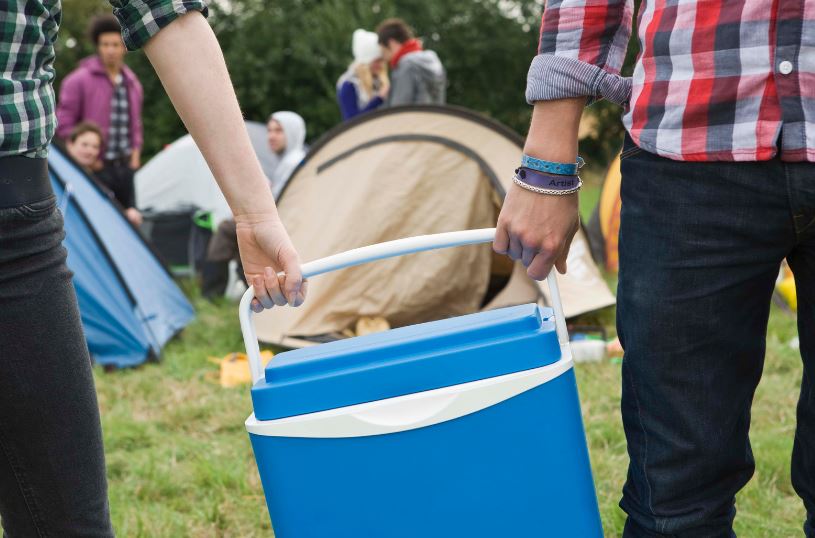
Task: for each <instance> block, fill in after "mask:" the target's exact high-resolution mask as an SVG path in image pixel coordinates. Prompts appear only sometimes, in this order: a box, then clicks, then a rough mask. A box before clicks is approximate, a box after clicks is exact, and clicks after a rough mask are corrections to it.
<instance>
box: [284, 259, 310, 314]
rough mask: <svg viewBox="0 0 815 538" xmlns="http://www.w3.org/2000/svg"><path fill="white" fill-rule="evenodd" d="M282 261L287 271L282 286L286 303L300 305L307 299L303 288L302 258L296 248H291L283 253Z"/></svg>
mask: <svg viewBox="0 0 815 538" xmlns="http://www.w3.org/2000/svg"><path fill="white" fill-rule="evenodd" d="M280 263H281V265H282V266H283V272H284V273H285V277H284V278H283V280H282V282H281V286H282V291H283V294H284V295H285V297H286V303H288V304H289V305H291V306H299V304H302V302H303V301H304V300H305V292H304V290H303V289H302V288H303V272H302V270H301V269H300V259H299V258H298V256H297V253H296V252H295V251H294V249H291V250H289V251H287V252H286V253H281V255H280ZM298 300H299V304H298ZM286 303H284V304H286Z"/></svg>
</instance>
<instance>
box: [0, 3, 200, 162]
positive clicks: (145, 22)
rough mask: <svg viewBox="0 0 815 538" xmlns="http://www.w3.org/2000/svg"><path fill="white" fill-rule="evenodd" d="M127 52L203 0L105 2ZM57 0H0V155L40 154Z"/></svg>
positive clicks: (52, 121) (50, 129)
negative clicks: (108, 3)
mask: <svg viewBox="0 0 815 538" xmlns="http://www.w3.org/2000/svg"><path fill="white" fill-rule="evenodd" d="M110 3H111V4H112V5H113V8H114V9H113V13H114V14H115V15H116V17H117V18H118V19H119V22H120V23H121V24H122V37H123V38H124V41H125V45H127V48H128V49H130V50H136V49H138V48H141V47H142V45H144V44H145V43H146V42H147V40H149V39H150V38H151V37H152V36H154V35H155V34H156V33H157V32H158V31H159V30H160V29H162V28H163V27H165V26H167V25H168V24H169V23H170V22H172V21H173V20H175V19H176V18H178V17H179V16H180V15H183V14H184V13H187V12H188V11H200V12H202V13H204V15H206V13H207V7H206V4H205V3H204V0H110ZM61 19H62V8H61V5H60V0H36V1H35V0H0V157H3V156H8V155H26V156H30V157H44V156H45V155H46V154H47V153H48V144H49V142H50V141H51V137H52V136H54V130H55V129H56V125H57V120H56V116H55V114H54V109H55V107H54V88H53V82H54V43H55V42H56V40H57V31H58V30H59V24H60V21H61Z"/></svg>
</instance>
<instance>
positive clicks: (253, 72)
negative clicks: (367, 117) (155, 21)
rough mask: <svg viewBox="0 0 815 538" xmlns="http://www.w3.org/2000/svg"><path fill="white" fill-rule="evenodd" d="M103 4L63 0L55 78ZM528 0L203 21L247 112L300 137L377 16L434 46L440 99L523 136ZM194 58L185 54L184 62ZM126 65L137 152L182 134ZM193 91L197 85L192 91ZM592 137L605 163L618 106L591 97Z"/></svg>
mask: <svg viewBox="0 0 815 538" xmlns="http://www.w3.org/2000/svg"><path fill="white" fill-rule="evenodd" d="M108 10H109V6H108V5H107V2H105V1H104V0H65V17H64V22H63V28H62V31H61V35H60V39H59V43H58V52H57V71H58V78H60V79H61V77H62V76H64V74H66V73H67V72H68V71H69V70H70V69H71V68H73V66H75V65H76V63H77V61H78V60H79V59H80V58H81V57H82V56H84V55H87V54H91V53H92V52H93V47H92V46H91V44H90V43H88V42H87V40H86V39H85V37H84V32H85V28H86V26H87V23H88V21H89V20H90V17H91V16H92V15H94V14H97V13H102V12H106V11H108ZM540 13H541V7H540V5H539V2H538V1H536V0H517V1H512V0H466V1H460V2H428V1H427V0H275V1H270V0H229V1H228V2H226V1H221V2H217V1H214V2H210V24H211V25H212V27H213V29H214V30H215V33H216V35H217V36H218V39H219V41H220V42H221V46H222V48H223V50H224V56H225V58H226V61H227V65H228V66H229V70H230V73H231V76H232V80H233V83H234V85H235V89H236V93H237V95H238V99H239V101H240V103H241V106H242V108H243V111H244V114H245V116H246V117H247V119H252V120H257V121H265V119H266V118H267V117H268V116H269V114H270V113H271V112H273V111H275V110H294V111H296V112H298V113H300V114H301V115H302V116H303V117H304V118H305V120H306V124H307V126H308V134H309V139H310V140H314V139H315V138H316V137H318V136H319V135H321V134H322V133H324V132H325V131H326V130H328V129H330V128H331V127H333V126H334V125H336V124H337V123H338V122H339V121H340V115H339V109H338V107H337V104H336V98H335V92H336V81H337V79H338V78H339V76H340V75H341V74H342V73H343V72H344V71H345V69H346V68H347V67H348V63H349V62H350V60H351V51H350V48H351V34H352V33H353V31H354V30H355V29H356V28H367V29H371V30H372V29H374V28H375V27H376V26H377V24H378V23H379V22H380V21H382V20H383V19H385V18H387V17H394V16H399V17H402V18H404V19H405V20H406V21H408V23H409V24H411V25H412V26H413V27H414V29H415V30H416V33H417V35H418V36H419V37H420V38H421V39H422V40H423V42H424V44H425V46H426V47H428V48H431V49H433V50H435V51H436V52H437V53H438V54H439V56H440V57H441V59H442V62H443V63H444V65H445V67H446V69H447V73H448V80H449V88H448V102H449V103H451V104H455V105H460V106H465V107H468V108H471V109H474V110H478V111H480V112H483V113H485V114H487V115H489V116H492V117H493V118H495V119H497V120H499V121H501V122H503V123H505V124H507V125H509V126H510V127H512V128H513V129H514V130H516V131H518V132H520V133H525V132H526V129H527V126H528V123H529V118H530V115H531V107H530V106H529V105H528V104H527V103H526V102H525V100H524V88H525V86H526V73H527V70H528V68H529V62H530V61H531V59H532V57H533V56H534V55H535V52H536V48H537V42H538V28H539V25H540ZM191 61H194V59H191ZM127 63H128V65H130V67H131V68H133V70H134V71H136V73H137V74H138V76H139V78H140V79H141V81H142V84H143V85H144V88H145V107H144V126H145V134H146V136H145V148H144V153H145V154H146V155H147V156H149V155H151V154H154V153H156V152H157V151H158V150H160V149H161V147H163V146H164V145H165V144H167V143H169V142H172V141H173V140H175V139H176V138H178V137H179V136H181V135H183V134H184V132H185V131H184V127H183V125H182V124H181V121H180V120H179V119H178V117H177V115H176V114H175V112H174V111H173V108H172V105H171V104H170V101H169V100H168V99H167V97H166V95H165V93H164V91H163V90H162V88H161V85H160V83H159V81H158V79H157V77H156V76H155V74H154V73H153V71H152V69H151V67H150V65H149V63H148V62H147V60H146V58H145V57H144V54H143V53H141V52H138V53H132V54H130V55H128V57H127ZM201 91H206V88H202V89H201ZM588 113H589V114H592V115H594V116H596V117H597V123H596V125H597V126H598V129H597V131H596V134H595V135H594V136H593V137H591V138H589V139H588V140H586V141H584V143H583V147H582V148H581V151H583V153H588V154H590V155H591V157H592V158H591V159H589V160H590V161H591V160H594V161H600V162H607V161H608V160H609V159H610V156H611V155H612V154H613V152H614V151H616V149H617V148H618V147H619V139H620V137H621V134H622V126H621V125H620V122H619V109H618V108H616V107H614V105H610V104H608V103H598V104H596V105H593V106H592V107H590V108H589V109H588Z"/></svg>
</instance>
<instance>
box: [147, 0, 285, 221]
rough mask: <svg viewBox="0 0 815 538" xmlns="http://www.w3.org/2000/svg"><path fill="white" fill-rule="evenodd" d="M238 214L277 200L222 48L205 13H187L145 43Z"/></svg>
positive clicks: (264, 210) (269, 205)
mask: <svg viewBox="0 0 815 538" xmlns="http://www.w3.org/2000/svg"><path fill="white" fill-rule="evenodd" d="M144 50H145V53H146V54H147V57H148V58H149V60H150V62H151V63H152V64H153V67H154V68H155V70H156V73H157V74H158V76H159V78H160V79H161V82H162V84H163V85H164V88H165V90H166V91H167V94H168V95H169V96H170V100H171V101H172V102H173V105H174V106H175V109H176V111H177V112H178V114H179V116H180V117H181V120H182V121H183V122H184V125H185V126H186V127H187V130H188V131H189V132H190V134H191V135H192V137H193V139H194V140H195V142H196V144H197V145H198V147H199V148H200V149H201V153H203V155H204V158H205V159H206V161H207V164H208V165H209V167H210V170H212V173H213V175H214V176H215V180H216V181H217V182H218V185H219V186H220V187H221V190H222V191H223V193H224V196H225V197H226V200H227V202H228V203H229V206H230V208H232V212H233V213H234V214H235V215H236V216H242V215H252V214H261V213H268V211H269V210H270V209H273V208H274V199H273V198H272V192H271V190H270V189H269V184H268V181H267V179H266V177H265V175H264V173H263V170H262V168H261V167H260V163H259V162H258V159H257V156H256V155H255V152H254V149H253V148H252V145H251V143H250V141H249V135H248V134H247V132H246V125H245V124H244V120H243V116H242V115H241V111H240V108H239V106H238V100H237V97H236V96H235V92H234V90H233V89H232V83H231V81H230V79H229V73H228V72H227V69H226V63H225V61H224V58H223V54H222V53H221V49H220V46H219V45H218V42H217V40H216V38H215V35H214V34H213V32H212V29H211V28H210V27H209V25H208V24H207V22H206V20H205V19H204V17H203V16H202V15H201V14H200V13H197V12H191V13H188V14H186V15H184V16H182V17H179V18H178V19H176V20H174V21H173V22H171V23H170V24H169V25H168V26H167V27H165V28H164V29H162V31H160V32H159V33H158V34H156V35H155V36H154V37H153V38H152V39H150V41H148V42H147V44H146V45H145V47H144Z"/></svg>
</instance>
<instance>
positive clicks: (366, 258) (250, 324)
mask: <svg viewBox="0 0 815 538" xmlns="http://www.w3.org/2000/svg"><path fill="white" fill-rule="evenodd" d="M494 237H495V228H482V229H479V230H465V231H461V232H446V233H440V234H432V235H420V236H416V237H407V238H404V239H396V240H394V241H386V242H384V243H378V244H375V245H369V246H367V247H360V248H355V249H352V250H348V251H346V252H341V253H339V254H334V255H332V256H326V257H325V258H320V259H318V260H314V261H311V262H308V263H304V264H303V265H302V268H301V269H302V272H303V278H311V277H313V276H317V275H321V274H323V273H329V272H331V271H336V270H338V269H343V268H345V267H352V266H354V265H361V264H363V263H368V262H372V261H376V260H383V259H385V258H393V257H396V256H403V255H405V254H412V253H414V252H423V251H425V250H435V249H440V248H448V247H459V246H464V245H475V244H479V243H489V242H491V241H492V240H493V238H494ZM546 281H547V283H548V284H549V293H550V295H551V298H552V308H553V309H554V311H555V326H556V328H557V337H558V342H559V343H560V347H561V349H568V343H569V333H568V332H567V330H566V318H565V317H564V315H563V305H562V304H561V302H560V291H559V290H558V286H557V279H556V277H555V270H554V269H552V271H551V272H550V273H549V276H548V277H547V278H546ZM254 296H255V292H254V290H253V289H252V286H249V289H247V290H246V292H245V293H244V294H243V297H242V298H241V302H240V306H239V307H238V317H239V319H240V322H241V332H242V333H243V343H244V345H245V346H246V354H247V356H248V357H249V365H250V369H251V371H252V383H257V382H258V380H260V379H261V378H263V364H262V363H261V361H260V347H259V345H258V339H257V334H256V332H255V323H254V320H253V318H252V308H251V303H252V299H253V298H254Z"/></svg>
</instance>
